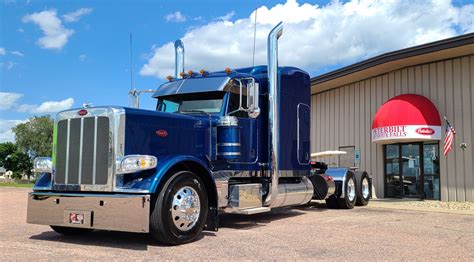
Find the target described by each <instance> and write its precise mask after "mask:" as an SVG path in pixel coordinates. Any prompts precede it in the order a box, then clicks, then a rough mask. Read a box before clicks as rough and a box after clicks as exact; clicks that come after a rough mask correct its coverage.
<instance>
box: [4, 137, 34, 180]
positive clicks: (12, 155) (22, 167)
mask: <svg viewBox="0 0 474 262" xmlns="http://www.w3.org/2000/svg"><path fill="white" fill-rule="evenodd" d="M0 166H3V167H4V168H5V169H6V170H11V171H12V172H13V178H21V176H22V175H23V174H26V175H27V176H28V178H29V177H30V176H31V174H32V173H31V169H32V168H33V163H32V162H31V159H30V157H29V156H28V154H26V153H25V152H22V151H20V150H19V149H18V147H17V146H16V145H15V144H13V143H12V142H5V143H1V144H0Z"/></svg>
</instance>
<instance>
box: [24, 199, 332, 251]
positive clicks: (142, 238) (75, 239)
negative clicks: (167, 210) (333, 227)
mask: <svg viewBox="0 0 474 262" xmlns="http://www.w3.org/2000/svg"><path fill="white" fill-rule="evenodd" d="M324 207H325V205H320V204H314V203H310V204H308V205H305V206H301V207H296V208H295V207H293V208H291V209H290V208H286V209H285V208H280V209H275V210H273V211H272V212H269V213H261V214H255V215H238V214H222V215H221V216H220V224H219V227H220V228H230V229H237V230H248V229H252V228H257V227H262V226H266V224H269V223H271V222H273V221H277V220H280V219H286V218H290V217H295V216H300V215H304V214H305V212H308V211H309V212H323V211H326V209H325V208H324ZM215 236H216V232H210V231H204V232H202V234H200V236H199V237H198V239H197V241H199V240H200V239H202V238H205V237H215ZM30 239H33V240H42V241H53V242H61V243H69V244H78V245H86V246H102V247H111V248H120V249H130V250H142V251H146V250H148V246H163V247H165V246H166V245H162V244H160V243H159V242H157V241H156V240H155V239H154V238H153V237H152V236H151V235H150V234H143V233H127V232H118V231H105V230H94V231H92V232H90V233H85V234H83V235H73V236H72V235H71V236H66V235H61V234H59V233H56V232H54V231H52V230H51V231H45V232H42V233H40V234H37V235H33V236H31V237H30Z"/></svg>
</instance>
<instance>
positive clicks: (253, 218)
mask: <svg viewBox="0 0 474 262" xmlns="http://www.w3.org/2000/svg"><path fill="white" fill-rule="evenodd" d="M313 209H314V210H313ZM323 210H324V209H320V208H312V207H310V206H304V207H299V208H295V207H293V208H291V209H290V208H280V209H275V210H273V211H271V212H269V213H260V214H255V215H238V214H222V215H221V216H220V222H219V227H221V228H232V229H239V230H247V229H252V228H257V227H262V226H265V225H266V224H268V223H271V222H273V221H277V220H280V219H286V218H290V217H295V216H300V215H304V213H303V212H301V211H323Z"/></svg>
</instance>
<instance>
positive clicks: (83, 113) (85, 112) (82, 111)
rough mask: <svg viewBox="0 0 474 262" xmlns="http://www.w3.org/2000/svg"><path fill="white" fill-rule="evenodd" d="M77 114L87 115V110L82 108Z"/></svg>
mask: <svg viewBox="0 0 474 262" xmlns="http://www.w3.org/2000/svg"><path fill="white" fill-rule="evenodd" d="M77 114H78V115H80V116H85V115H87V110H85V109H81V110H79V112H77Z"/></svg>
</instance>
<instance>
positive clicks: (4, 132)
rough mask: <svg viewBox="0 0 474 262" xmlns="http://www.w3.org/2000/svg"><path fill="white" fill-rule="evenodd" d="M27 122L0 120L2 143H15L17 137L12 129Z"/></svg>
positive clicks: (0, 138) (0, 141) (0, 139)
mask: <svg viewBox="0 0 474 262" xmlns="http://www.w3.org/2000/svg"><path fill="white" fill-rule="evenodd" d="M25 121H26V120H3V119H0V143H3V142H14V141H15V135H14V134H13V131H12V128H13V127H15V126H16V125H18V124H21V123H24V122H25Z"/></svg>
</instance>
